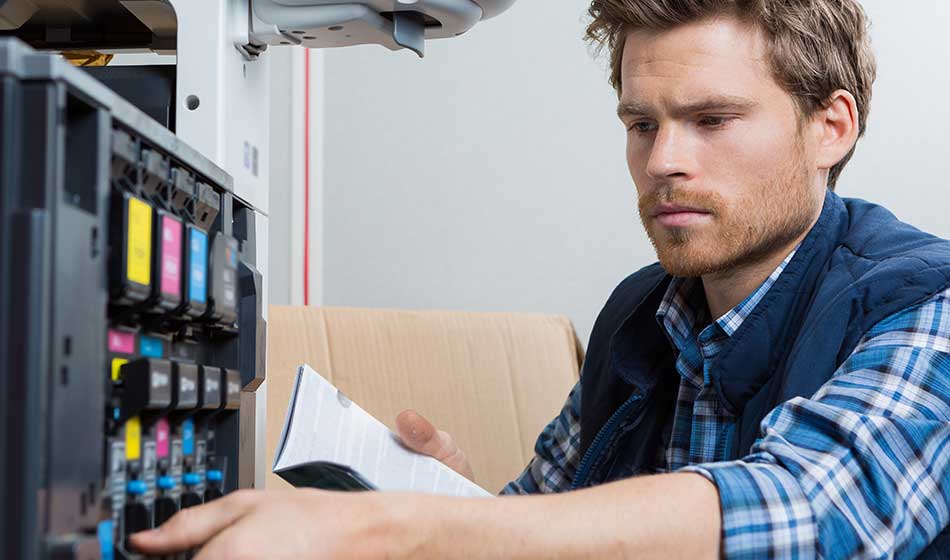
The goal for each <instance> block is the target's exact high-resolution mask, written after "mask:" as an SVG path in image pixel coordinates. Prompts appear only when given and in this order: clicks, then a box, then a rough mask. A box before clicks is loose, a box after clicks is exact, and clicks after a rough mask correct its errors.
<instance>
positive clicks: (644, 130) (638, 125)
mask: <svg viewBox="0 0 950 560" xmlns="http://www.w3.org/2000/svg"><path fill="white" fill-rule="evenodd" d="M627 130H628V131H630V132H636V133H637V134H648V133H650V132H653V131H654V130H656V125H655V124H653V123H651V122H649V121H636V122H632V123H630V125H629V126H628V127H627Z"/></svg>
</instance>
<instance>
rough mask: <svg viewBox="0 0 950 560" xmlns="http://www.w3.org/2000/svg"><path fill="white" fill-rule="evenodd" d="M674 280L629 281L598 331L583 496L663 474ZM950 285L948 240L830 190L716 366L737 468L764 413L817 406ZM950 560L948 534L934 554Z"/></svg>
mask: <svg viewBox="0 0 950 560" xmlns="http://www.w3.org/2000/svg"><path fill="white" fill-rule="evenodd" d="M670 280H671V278H670V276H668V275H667V274H666V273H665V271H664V270H663V269H662V268H661V267H660V266H659V265H658V264H654V265H652V266H648V267H646V268H644V269H642V270H640V271H639V272H636V273H634V274H632V275H630V276H629V277H628V278H627V279H626V280H624V281H623V282H622V283H621V284H620V285H619V286H618V287H617V288H616V290H614V292H613V294H612V295H611V296H610V299H609V300H608V301H607V303H606V305H605V306H604V309H603V311H601V313H600V315H599V316H598V318H597V321H596V323H595V324H594V329H593V332H592V334H591V338H590V343H589V345H588V350H587V357H586V359H585V361H584V367H583V374H582V376H581V384H582V393H581V397H582V401H581V452H582V454H583V455H582V457H583V459H582V460H581V464H580V466H579V467H578V471H577V474H576V476H575V479H574V484H573V485H574V487H575V488H581V487H585V486H591V485H594V484H600V483H604V482H609V481H611V480H617V479H620V478H626V477H629V476H632V475H635V474H638V473H640V472H645V471H649V470H650V469H651V468H652V467H654V466H655V463H656V459H657V457H658V453H659V451H660V449H659V446H660V445H661V444H662V443H661V437H662V432H663V428H664V427H665V425H666V423H667V421H668V420H669V417H670V415H671V414H672V412H673V405H674V402H675V399H676V394H677V389H678V387H679V380H680V377H679V374H678V373H677V371H676V369H675V360H676V356H675V355H674V351H673V348H672V347H671V346H670V343H669V341H668V339H667V338H666V335H665V333H664V332H663V331H662V327H660V326H659V325H658V324H657V321H656V311H657V308H658V306H659V304H660V301H661V300H662V298H663V295H664V293H665V291H666V288H667V286H668V285H669V283H670ZM948 287H950V242H948V241H946V240H942V239H940V238H937V237H934V236H932V235H929V234H926V233H923V232H921V231H920V230H917V229H915V228H913V227H912V226H910V225H907V224H905V223H903V222H900V221H899V220H898V219H897V218H896V217H894V215H893V214H891V213H890V212H888V211H887V210H885V209H884V208H881V207H880V206H876V205H874V204H870V203H868V202H865V201H862V200H856V199H841V198H839V197H838V196H837V195H835V194H834V193H833V192H831V191H828V193H827V196H826V197H825V202H824V206H823V208H822V212H821V216H820V217H819V219H818V222H817V223H816V224H815V226H814V227H813V228H812V230H811V231H810V232H809V233H808V235H807V236H806V237H805V239H804V241H803V242H802V244H801V246H800V247H799V249H798V251H797V252H796V254H795V256H794V257H793V258H792V260H791V261H790V262H789V263H788V266H787V267H786V268H785V270H784V272H783V273H782V275H781V276H780V277H779V278H778V279H777V280H776V282H775V284H774V285H773V286H772V288H771V289H770V290H769V291H768V293H767V294H766V295H765V297H764V298H763V299H762V301H761V302H760V303H759V304H758V306H757V307H756V308H755V310H753V312H752V313H751V314H750V315H749V317H747V318H746V319H745V321H744V322H743V323H742V325H741V326H740V327H739V329H738V330H737V331H736V332H735V333H734V334H733V336H732V337H731V338H730V339H729V341H728V342H727V344H726V346H725V347H724V348H723V349H722V350H721V351H720V353H719V355H718V356H717V357H716V359H715V361H714V363H713V364H712V368H711V371H712V378H713V383H714V384H715V387H716V391H717V393H718V395H719V398H720V400H721V403H722V405H723V406H724V407H725V408H726V409H727V410H728V411H730V412H731V413H733V414H734V415H736V417H737V419H738V424H737V433H736V438H735V441H736V445H735V447H734V449H733V450H732V457H731V458H740V457H742V456H744V455H746V454H747V453H748V452H749V450H750V448H751V447H752V444H753V443H754V442H755V440H756V438H757V436H758V429H759V424H760V423H761V421H762V419H763V418H764V417H765V416H766V414H767V413H768V412H769V411H770V410H772V409H773V408H775V407H776V406H778V405H779V404H781V403H782V402H785V401H787V400H789V399H792V398H794V397H810V396H811V395H813V394H814V393H815V392H816V391H817V390H818V389H819V388H820V387H821V386H822V385H823V384H824V383H825V382H826V381H828V380H829V379H830V378H831V375H832V374H833V373H834V371H835V370H836V369H837V368H838V366H839V365H840V364H841V363H842V362H843V361H844V360H845V359H846V358H847V357H848V356H849V355H850V354H851V352H852V351H853V350H854V348H855V346H856V345H857V343H858V342H859V341H860V340H861V337H862V336H863V335H864V333H865V332H867V331H868V330H869V329H870V327H872V326H873V325H874V324H875V323H877V322H879V321H881V320H882V319H884V318H886V317H888V316H890V315H892V314H894V313H896V312H898V311H900V310H903V309H906V308H908V307H912V306H914V305H915V304H919V303H921V302H924V301H926V300H928V299H930V298H931V297H933V296H934V295H936V294H937V293H939V292H941V291H943V290H945V289H947V288H948ZM938 550H939V551H941V552H943V553H944V554H945V555H946V557H947V558H950V530H948V531H945V532H944V533H942V534H941V535H940V536H939V537H938V539H937V541H936V542H935V543H934V545H932V546H931V547H930V548H928V549H927V551H925V555H924V556H925V557H931V558H939V557H940V556H939V555H938Z"/></svg>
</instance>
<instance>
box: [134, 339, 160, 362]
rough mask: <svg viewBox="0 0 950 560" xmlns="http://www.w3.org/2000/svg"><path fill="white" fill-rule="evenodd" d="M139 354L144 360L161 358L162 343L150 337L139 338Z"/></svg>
mask: <svg viewBox="0 0 950 560" xmlns="http://www.w3.org/2000/svg"><path fill="white" fill-rule="evenodd" d="M139 353H140V354H142V356H143V357H145V358H161V357H162V354H163V353H164V352H163V351H162V341H161V340H160V339H157V338H154V337H151V336H140V337H139Z"/></svg>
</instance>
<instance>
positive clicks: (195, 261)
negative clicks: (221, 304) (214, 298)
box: [188, 229, 208, 303]
mask: <svg viewBox="0 0 950 560" xmlns="http://www.w3.org/2000/svg"><path fill="white" fill-rule="evenodd" d="M189 232H190V235H189V237H190V239H189V240H188V247H189V251H188V254H189V258H188V266H189V271H188V299H189V300H191V301H194V302H197V303H205V302H207V300H208V234H207V233H205V232H203V231H201V230H199V229H191V230H189Z"/></svg>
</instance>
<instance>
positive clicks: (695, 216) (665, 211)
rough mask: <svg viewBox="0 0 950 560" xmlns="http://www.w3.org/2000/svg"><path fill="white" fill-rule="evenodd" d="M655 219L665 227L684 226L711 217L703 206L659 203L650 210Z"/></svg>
mask: <svg viewBox="0 0 950 560" xmlns="http://www.w3.org/2000/svg"><path fill="white" fill-rule="evenodd" d="M651 214H652V215H653V217H654V218H656V221H658V222H659V223H660V224H661V225H664V226H667V227H684V226H689V225H694V224H697V223H699V222H701V221H705V220H708V219H710V218H711V216H712V213H711V212H709V211H708V210H705V209H703V208H697V207H693V206H683V205H680V204H668V203H665V204H659V205H657V206H656V207H655V208H654V209H653V211H652V212H651Z"/></svg>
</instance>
